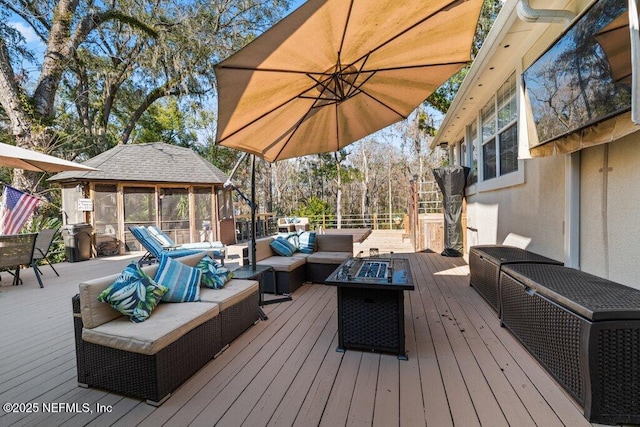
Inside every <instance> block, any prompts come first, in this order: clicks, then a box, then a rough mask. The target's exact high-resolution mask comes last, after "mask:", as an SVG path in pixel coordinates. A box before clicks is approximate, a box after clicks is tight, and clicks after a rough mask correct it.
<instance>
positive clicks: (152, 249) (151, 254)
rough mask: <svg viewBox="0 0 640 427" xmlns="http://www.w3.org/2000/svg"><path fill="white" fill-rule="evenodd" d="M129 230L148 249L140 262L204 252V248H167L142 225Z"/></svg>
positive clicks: (146, 262) (145, 262)
mask: <svg viewBox="0 0 640 427" xmlns="http://www.w3.org/2000/svg"><path fill="white" fill-rule="evenodd" d="M129 231H131V234H133V237H135V238H136V240H137V241H138V242H140V244H141V245H142V246H143V247H144V248H145V249H146V250H147V253H146V254H144V256H143V257H142V258H140V260H139V261H138V264H152V263H154V262H158V261H159V260H160V258H161V257H162V256H163V255H164V256H168V257H170V258H179V257H183V256H187V255H192V254H196V253H199V252H202V251H203V249H181V248H179V247H178V248H174V249H165V248H163V247H162V245H161V244H160V243H159V242H158V240H157V239H156V238H155V237H153V236H152V235H151V233H150V232H149V230H147V229H146V228H145V227H142V226H131V227H129Z"/></svg>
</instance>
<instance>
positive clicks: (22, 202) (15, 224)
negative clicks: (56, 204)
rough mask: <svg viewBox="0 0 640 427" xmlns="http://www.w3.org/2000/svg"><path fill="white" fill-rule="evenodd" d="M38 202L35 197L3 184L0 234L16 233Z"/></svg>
mask: <svg viewBox="0 0 640 427" xmlns="http://www.w3.org/2000/svg"><path fill="white" fill-rule="evenodd" d="M38 203H40V199H38V198H37V197H34V196H31V195H29V194H26V193H23V192H22V191H20V190H16V189H15V188H13V187H9V186H8V185H5V186H4V192H3V193H2V205H0V234H18V233H19V232H20V230H21V229H22V226H23V225H24V223H25V222H26V221H27V219H29V217H30V216H31V214H32V213H33V211H34V209H35V208H36V206H38Z"/></svg>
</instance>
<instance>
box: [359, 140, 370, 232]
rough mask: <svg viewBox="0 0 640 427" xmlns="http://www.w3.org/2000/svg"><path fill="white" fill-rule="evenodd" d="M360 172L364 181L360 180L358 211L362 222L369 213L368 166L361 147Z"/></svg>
mask: <svg viewBox="0 0 640 427" xmlns="http://www.w3.org/2000/svg"><path fill="white" fill-rule="evenodd" d="M362 171H363V173H364V179H363V180H362V183H361V187H362V195H361V199H360V211H361V213H362V222H363V223H364V221H365V220H366V217H367V214H370V212H369V164H368V163H367V154H366V152H365V149H364V145H363V146H362Z"/></svg>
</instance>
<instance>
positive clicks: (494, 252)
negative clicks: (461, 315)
mask: <svg viewBox="0 0 640 427" xmlns="http://www.w3.org/2000/svg"><path fill="white" fill-rule="evenodd" d="M519 263H535V264H557V265H562V263H561V262H559V261H555V260H553V259H551V258H547V257H544V256H542V255H538V254H536V253H533V252H529V251H525V250H524V249H520V248H517V247H514V246H498V245H481V246H472V247H471V248H470V249H469V272H470V273H471V275H470V284H471V286H473V287H474V288H475V290H476V291H478V293H479V294H480V295H481V296H482V297H483V298H484V299H485V300H486V301H487V302H488V303H489V305H490V306H491V307H492V308H493V309H494V310H495V311H496V313H498V317H500V298H499V295H500V293H499V290H498V286H499V283H500V280H499V279H500V269H501V267H502V266H503V265H508V264H519Z"/></svg>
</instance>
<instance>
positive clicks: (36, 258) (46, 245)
mask: <svg viewBox="0 0 640 427" xmlns="http://www.w3.org/2000/svg"><path fill="white" fill-rule="evenodd" d="M57 234H58V230H55V229H53V228H48V229H45V230H42V231H40V232H39V233H38V236H37V237H36V244H35V247H34V248H33V255H32V257H31V267H33V269H34V271H36V274H42V271H40V269H39V268H38V262H40V261H42V260H45V261H47V264H49V267H51V269H52V270H53V272H54V273H56V276H58V277H59V276H60V274H58V272H57V271H56V269H55V268H54V267H53V264H51V261H50V260H49V258H47V256H48V255H49V251H50V250H51V246H52V244H53V240H54V239H55V237H56V235H57Z"/></svg>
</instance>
